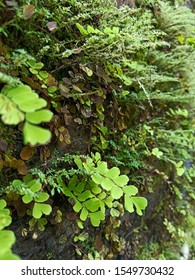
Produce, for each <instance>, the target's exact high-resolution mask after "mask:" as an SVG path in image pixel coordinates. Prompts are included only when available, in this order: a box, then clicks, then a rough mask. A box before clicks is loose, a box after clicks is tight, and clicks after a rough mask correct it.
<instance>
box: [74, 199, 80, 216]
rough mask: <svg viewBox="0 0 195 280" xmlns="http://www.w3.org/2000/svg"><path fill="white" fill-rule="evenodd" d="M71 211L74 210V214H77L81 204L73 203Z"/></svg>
mask: <svg viewBox="0 0 195 280" xmlns="http://www.w3.org/2000/svg"><path fill="white" fill-rule="evenodd" d="M73 209H74V211H75V212H77V213H78V212H79V211H80V210H81V209H82V204H81V203H80V202H79V201H77V202H76V203H75V205H74V206H73Z"/></svg>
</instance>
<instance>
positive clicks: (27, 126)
mask: <svg viewBox="0 0 195 280" xmlns="http://www.w3.org/2000/svg"><path fill="white" fill-rule="evenodd" d="M0 104H1V106H0V114H1V115H2V117H1V119H2V121H3V122H4V123H5V124H9V125H16V124H19V123H20V122H23V121H25V123H24V127H23V137H24V143H25V144H28V143H29V144H31V145H36V144H45V143H47V142H48V141H49V140H50V138H51V133H50V131H49V130H47V129H45V128H41V127H39V126H36V125H34V124H40V123H41V122H48V121H50V120H51V118H52V116H53V114H52V112H51V111H50V110H47V109H42V108H43V107H45V106H46V105H47V103H46V101H45V100H44V99H42V98H39V96H38V94H36V93H35V92H34V91H33V90H32V89H31V88H30V87H29V86H26V85H18V86H17V87H12V86H4V87H3V89H2V91H1V94H0ZM40 109H42V110H40Z"/></svg>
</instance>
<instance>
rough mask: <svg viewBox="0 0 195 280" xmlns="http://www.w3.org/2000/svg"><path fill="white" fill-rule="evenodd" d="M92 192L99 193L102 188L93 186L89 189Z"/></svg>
mask: <svg viewBox="0 0 195 280" xmlns="http://www.w3.org/2000/svg"><path fill="white" fill-rule="evenodd" d="M91 191H92V193H94V194H99V193H101V191H102V189H101V188H100V187H98V186H94V187H93V188H92V189H91Z"/></svg>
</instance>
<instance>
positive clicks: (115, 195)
mask: <svg viewBox="0 0 195 280" xmlns="http://www.w3.org/2000/svg"><path fill="white" fill-rule="evenodd" d="M122 195H123V191H122V189H121V188H120V187H118V186H113V187H112V189H111V196H112V197H113V198H114V199H119V198H121V196H122Z"/></svg>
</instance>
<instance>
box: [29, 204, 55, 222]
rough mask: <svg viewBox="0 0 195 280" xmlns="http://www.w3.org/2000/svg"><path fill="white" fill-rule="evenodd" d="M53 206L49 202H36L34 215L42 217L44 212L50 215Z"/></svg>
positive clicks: (36, 217) (37, 217)
mask: <svg viewBox="0 0 195 280" xmlns="http://www.w3.org/2000/svg"><path fill="white" fill-rule="evenodd" d="M51 211H52V208H51V206H50V205H49V204H44V203H36V202H35V204H34V207H33V211H32V215H33V217H34V218H35V219H40V218H41V216H42V214H45V215H49V214H50V213H51Z"/></svg>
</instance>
